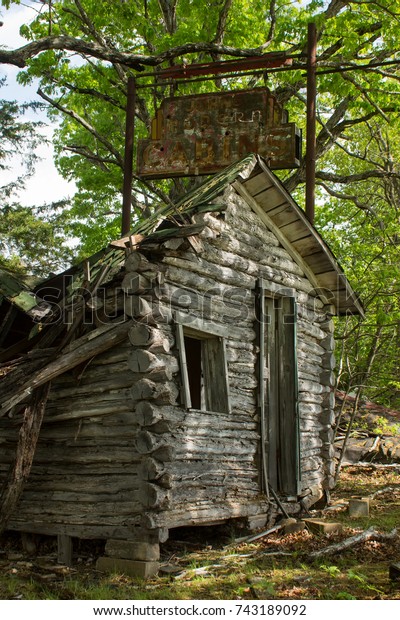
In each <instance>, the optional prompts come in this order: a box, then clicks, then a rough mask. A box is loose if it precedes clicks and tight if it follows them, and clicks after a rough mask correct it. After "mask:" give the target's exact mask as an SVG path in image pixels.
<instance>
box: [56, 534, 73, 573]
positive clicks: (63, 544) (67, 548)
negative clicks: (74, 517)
mask: <svg viewBox="0 0 400 620" xmlns="http://www.w3.org/2000/svg"><path fill="white" fill-rule="evenodd" d="M57 562H58V563H59V564H64V565H65V566H72V538H71V536H68V534H58V536H57Z"/></svg>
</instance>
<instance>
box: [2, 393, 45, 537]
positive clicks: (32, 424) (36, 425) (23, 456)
mask: <svg viewBox="0 0 400 620" xmlns="http://www.w3.org/2000/svg"><path fill="white" fill-rule="evenodd" d="M49 389H50V384H49V383H48V384H45V385H43V386H41V387H39V388H37V389H36V391H35V393H34V395H33V398H32V403H31V405H29V406H28V407H26V409H25V411H24V419H23V423H22V426H21V428H20V431H19V437H18V444H17V449H16V454H15V462H14V464H13V467H12V469H11V471H10V473H9V476H8V478H7V480H6V481H5V484H3V489H2V493H1V496H0V534H1V533H3V532H4V530H5V529H6V527H7V524H8V522H9V520H10V518H11V515H12V514H13V512H14V511H15V509H16V507H17V504H18V502H19V500H20V497H21V494H22V491H23V489H24V487H25V484H26V481H27V480H28V477H29V474H30V471H31V468H32V463H33V458H34V456H35V450H36V445H37V442H38V438H39V432H40V427H41V425H42V420H43V416H44V411H45V407H46V400H47V395H48V393H49Z"/></svg>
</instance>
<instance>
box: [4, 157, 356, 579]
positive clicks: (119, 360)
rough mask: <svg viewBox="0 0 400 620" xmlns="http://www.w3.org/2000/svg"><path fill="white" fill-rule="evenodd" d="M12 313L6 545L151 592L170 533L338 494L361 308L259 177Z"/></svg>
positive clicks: (264, 518) (217, 183)
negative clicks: (340, 437)
mask: <svg viewBox="0 0 400 620" xmlns="http://www.w3.org/2000/svg"><path fill="white" fill-rule="evenodd" d="M25 292H26V291H25ZM32 299H33V302H32ZM32 308H36V309H37V312H36V314H33V315H32ZM1 309H2V313H3V314H2V317H3V328H4V331H3V343H2V351H1V358H0V359H1V362H2V366H1V368H2V373H3V378H2V388H1V392H2V395H1V401H0V402H1V415H2V417H1V419H0V425H1V439H0V445H1V457H0V474H1V478H2V483H3V496H2V506H1V507H2V511H3V517H4V514H6V515H7V510H8V511H9V513H10V514H9V515H8V516H7V519H8V524H7V527H8V528H9V529H10V530H17V531H21V532H28V533H40V534H46V535H58V539H59V547H60V548H61V554H62V553H63V552H65V554H66V555H68V549H70V547H68V545H69V544H70V542H69V541H70V540H71V538H72V537H79V538H85V539H90V538H101V539H105V540H107V543H106V547H105V549H106V551H105V555H104V556H103V557H101V558H99V560H98V567H99V568H100V569H104V570H112V569H113V568H118V569H121V570H127V571H133V572H136V573H137V574H141V575H147V574H150V573H152V572H154V571H155V570H157V566H158V564H157V561H158V557H159V555H158V551H159V543H160V542H163V541H165V540H166V539H167V538H168V532H169V530H170V529H172V528H177V527H180V526H190V525H205V524H211V523H212V524H214V523H220V522H223V521H226V520H229V519H233V518H242V519H247V521H248V523H249V524H250V526H253V527H255V526H263V525H266V524H269V523H271V522H272V521H273V519H275V518H276V517H277V515H278V514H279V512H280V507H279V503H280V504H281V506H283V507H284V509H285V511H286V512H287V513H296V512H298V511H299V510H300V506H301V505H302V506H303V507H304V506H305V507H309V506H311V505H312V504H313V503H314V502H315V501H316V500H318V499H319V498H320V497H321V496H322V494H323V493H324V490H327V489H329V488H331V486H332V484H333V445H332V436H333V425H334V411H333V405H334V397H333V386H334V374H333V369H334V353H333V351H334V338H333V322H332V317H333V316H334V315H336V314H339V315H341V314H346V313H362V307H361V304H360V302H359V301H358V299H357V296H356V295H355V293H354V292H353V290H352V288H351V286H350V285H349V283H348V281H347V279H346V277H345V276H344V274H343V272H342V269H341V268H340V266H339V264H338V263H337V261H336V260H335V258H334V256H333V254H332V253H331V251H330V250H329V248H328V247H327V245H326V244H325V243H324V241H323V240H322V238H321V237H320V235H319V234H318V233H317V231H316V230H315V229H314V228H313V226H312V225H311V224H310V223H309V222H308V220H307V219H306V217H305V214H304V212H303V211H302V210H301V209H300V208H299V207H298V206H297V204H296V203H295V202H294V200H293V199H292V198H291V196H290V195H289V194H288V193H287V192H286V190H285V189H284V187H283V185H282V184H281V183H280V182H279V180H278V179H277V178H276V176H275V175H274V174H273V173H272V172H271V171H270V170H269V169H268V167H267V165H266V164H265V162H264V161H263V160H262V159H261V158H259V157H256V156H248V157H246V158H245V159H243V160H242V161H240V162H239V163H237V164H235V165H233V166H231V167H229V168H228V169H226V170H225V171H223V172H222V173H219V174H217V175H215V176H214V177H212V178H211V179H209V180H207V181H206V182H205V183H203V184H202V185H201V186H200V187H198V188H197V189H195V190H194V191H192V192H191V193H189V194H188V195H186V196H185V197H184V198H183V199H182V200H181V201H180V202H179V203H177V204H176V205H175V206H174V207H171V206H168V207H164V209H163V210H162V211H160V212H158V213H157V214H156V215H155V216H154V217H152V218H150V219H149V220H147V221H146V223H145V224H142V225H141V226H137V227H136V230H135V231H134V233H132V235H130V236H129V237H127V238H126V239H121V240H118V241H116V242H113V243H111V244H110V246H109V247H108V248H106V249H105V250H104V251H102V252H100V253H98V254H97V255H95V256H92V257H91V258H90V259H88V260H87V261H84V262H83V263H82V264H80V265H78V266H76V267H73V268H71V269H70V270H68V271H67V272H65V273H64V274H61V275H59V276H54V277H52V278H50V279H48V280H46V281H45V282H42V283H41V284H40V285H39V286H38V287H36V289H35V290H34V294H33V295H32V296H31V307H30V308H24V307H19V306H18V305H17V304H15V303H14V297H12V296H9V297H7V296H3V299H2V307H1ZM29 313H31V315H29ZM42 418H43V419H42ZM32 419H36V425H37V428H40V423H41V429H40V433H38V435H39V437H38V442H37V446H36V449H35V448H34V445H31V444H30V441H29V436H30V435H29V433H30V432H31V429H28V430H27V429H26V427H27V426H29V420H32ZM41 420H42V421H41ZM21 424H22V426H21ZM31 426H32V424H31ZM20 428H21V429H24V428H25V430H24V431H22V430H21V432H20V433H19V429H20ZM18 433H19V440H18ZM27 436H28V440H27V439H26V437H27ZM24 438H25V439H24ZM29 452H30V453H31V454H30V456H29ZM33 452H34V458H33V464H32V468H31V471H30V475H29V477H28V476H27V472H29V466H30V464H29V459H32V456H33ZM16 454H17V458H16ZM24 459H25V460H24ZM21 463H22V464H21ZM24 467H25V470H24ZM18 468H19V471H18ZM21 480H22V482H21ZM23 483H24V488H23V491H22V493H21V495H20V498H19V501H18V504H17V507H16V508H15V505H13V502H12V497H15V494H16V492H15V488H16V487H18V484H19V485H20V487H21V488H22V486H21V485H22V484H23ZM277 497H278V498H279V501H278V504H277V503H276V498H277ZM10 498H11V499H10ZM14 504H15V502H14ZM63 548H64V551H62V550H63ZM65 548H66V549H67V550H65Z"/></svg>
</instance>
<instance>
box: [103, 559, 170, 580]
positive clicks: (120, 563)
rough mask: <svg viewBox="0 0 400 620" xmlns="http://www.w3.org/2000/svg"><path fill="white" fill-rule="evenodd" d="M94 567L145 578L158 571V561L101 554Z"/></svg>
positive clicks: (105, 571) (106, 571) (104, 570)
mask: <svg viewBox="0 0 400 620" xmlns="http://www.w3.org/2000/svg"><path fill="white" fill-rule="evenodd" d="M96 569H97V570H98V571H101V572H103V573H122V574H124V575H129V576H130V577H142V578H143V579H147V578H148V577H152V576H153V575H156V574H157V573H158V571H159V569H160V564H159V562H141V561H140V560H124V559H121V558H107V557H105V556H102V557H100V558H98V560H97V562H96Z"/></svg>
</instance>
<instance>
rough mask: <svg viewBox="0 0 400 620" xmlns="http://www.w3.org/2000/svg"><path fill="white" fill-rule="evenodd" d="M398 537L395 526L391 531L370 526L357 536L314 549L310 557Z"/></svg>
mask: <svg viewBox="0 0 400 620" xmlns="http://www.w3.org/2000/svg"><path fill="white" fill-rule="evenodd" d="M396 537H397V529H396V528H395V529H394V530H392V531H391V532H389V533H382V532H378V531H377V530H376V529H375V528H373V527H370V528H369V529H368V530H365V531H364V532H361V533H360V534H356V535H355V536H351V537H350V538H346V540H343V541H342V542H340V543H336V544H335V545H330V546H329V547H325V549H320V550H319V551H314V552H313V553H311V554H310V556H309V557H310V558H311V559H312V560H315V559H317V558H321V557H324V556H326V555H334V554H335V553H340V552H341V551H345V550H346V549H350V547H354V546H355V545H359V544H360V543H363V542H366V541H367V540H377V541H388V540H393V539H394V538H396Z"/></svg>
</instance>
